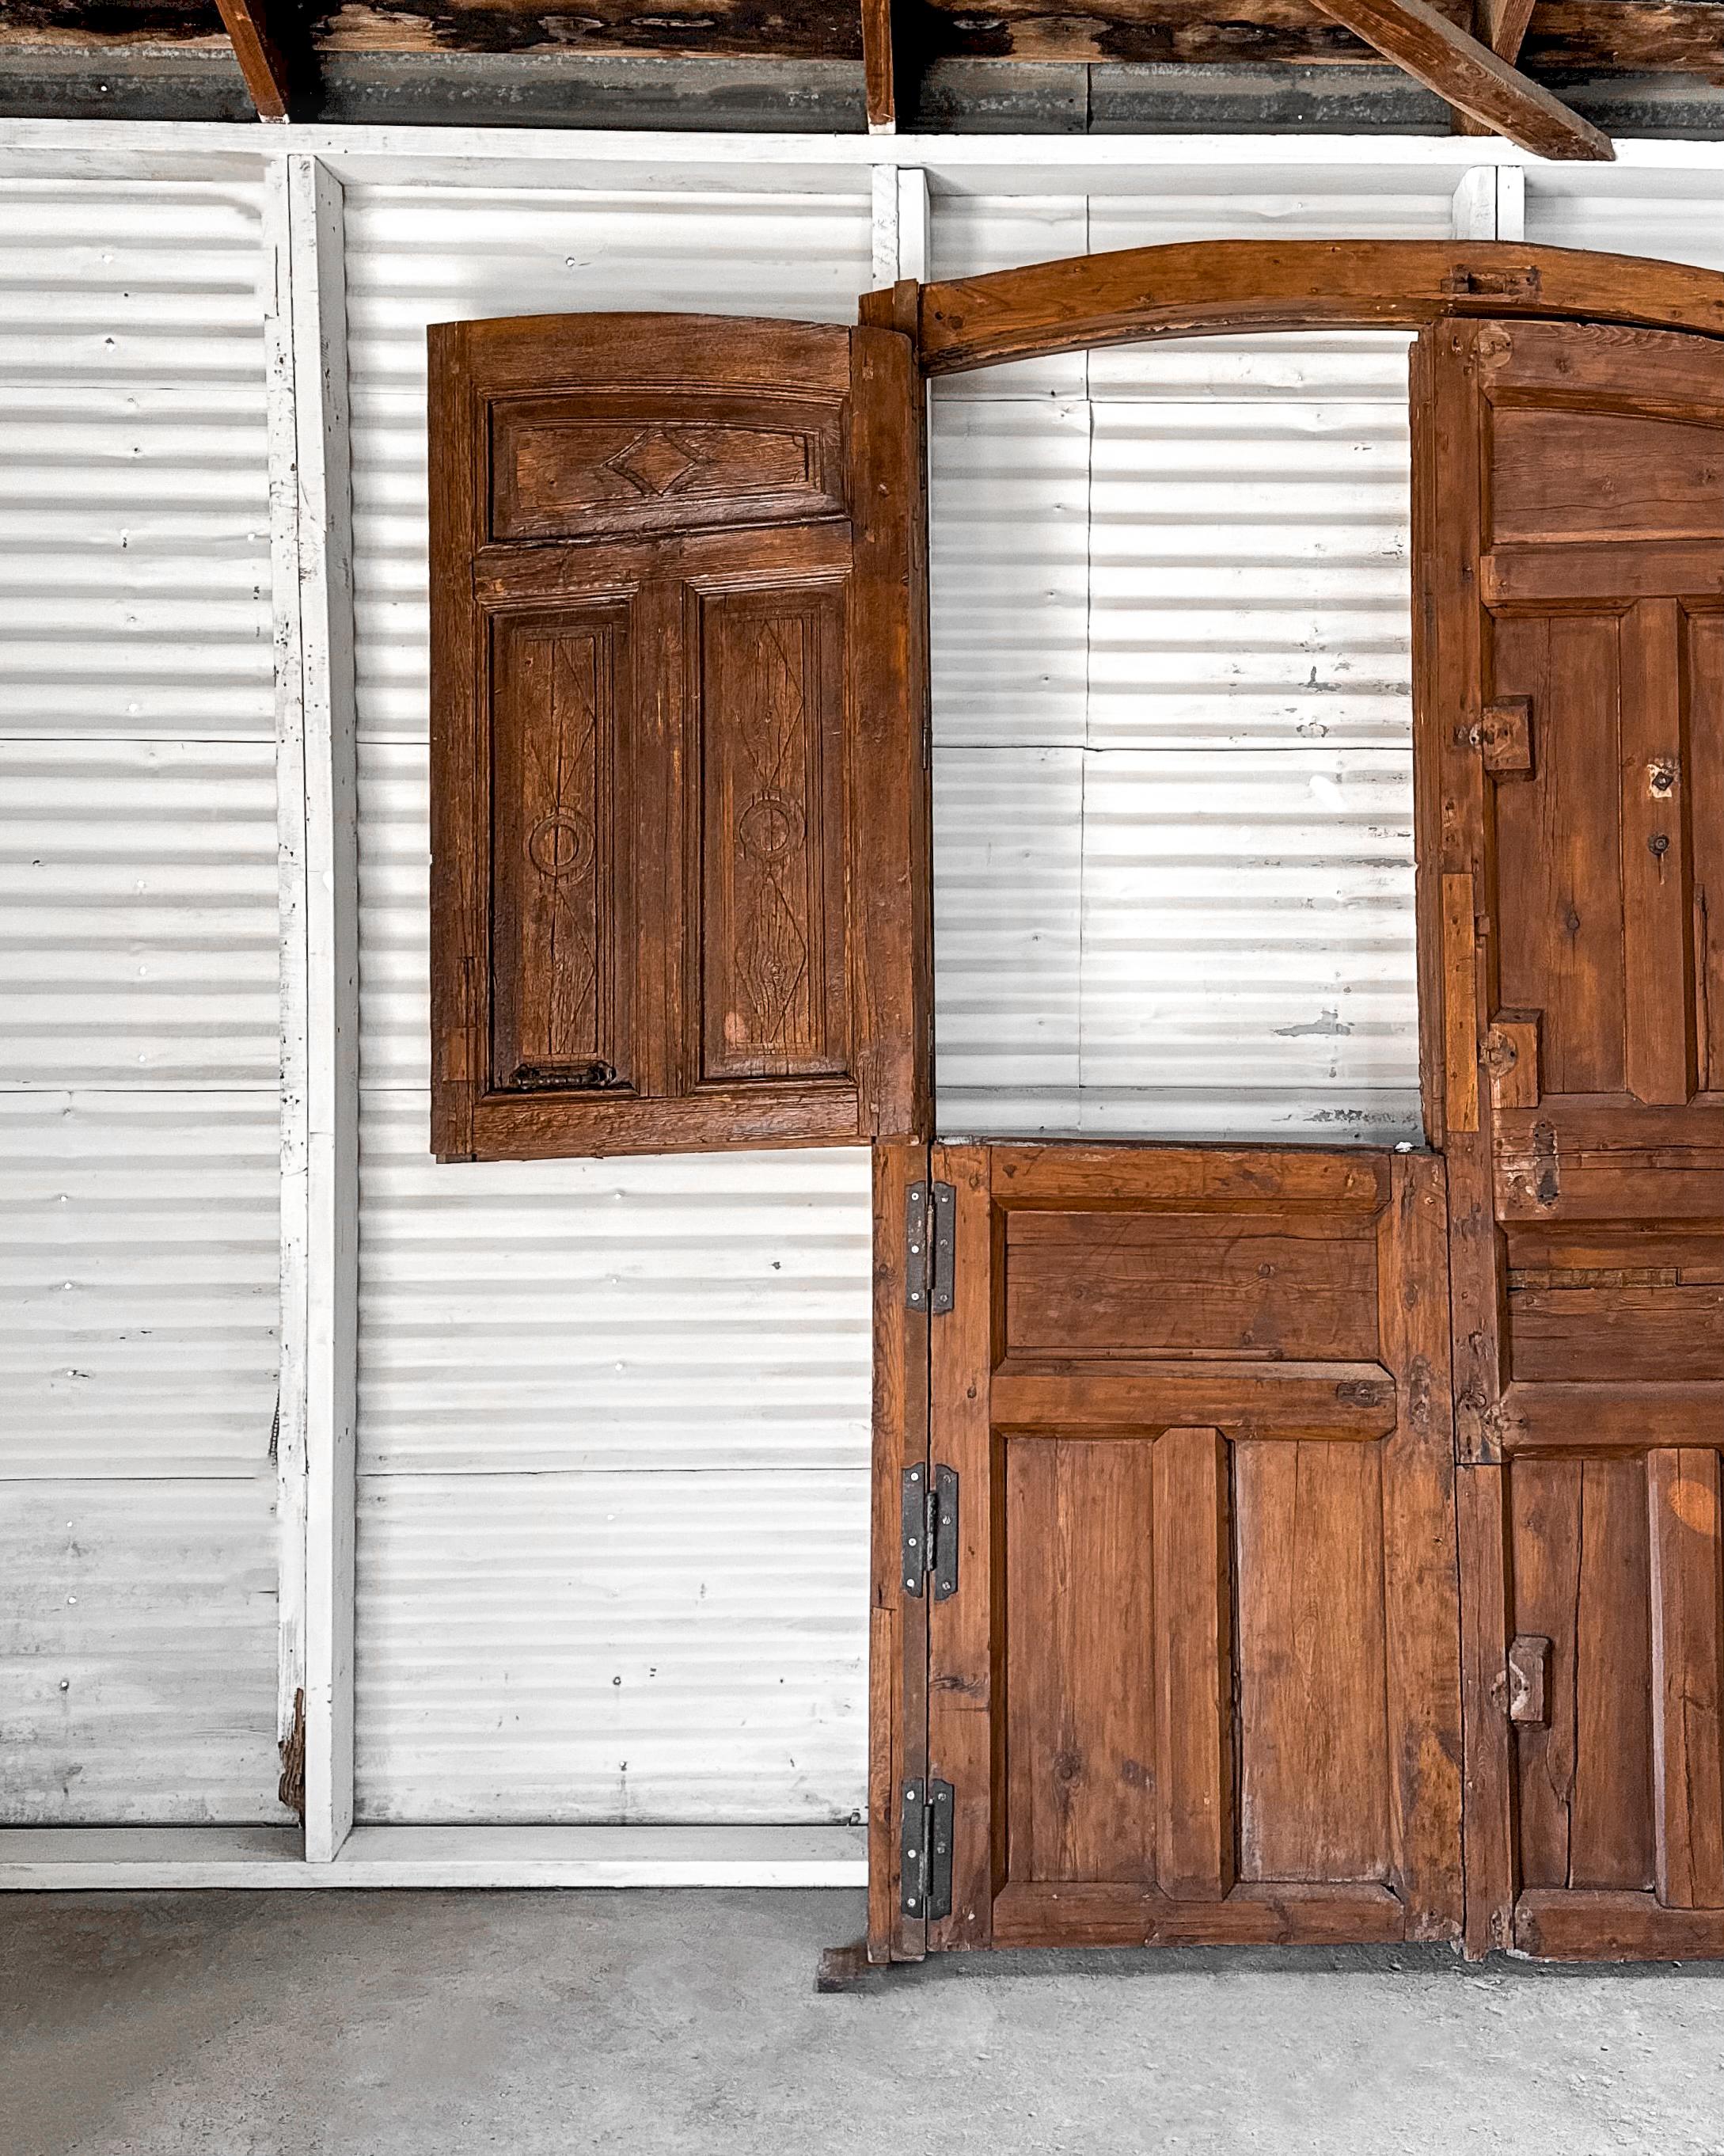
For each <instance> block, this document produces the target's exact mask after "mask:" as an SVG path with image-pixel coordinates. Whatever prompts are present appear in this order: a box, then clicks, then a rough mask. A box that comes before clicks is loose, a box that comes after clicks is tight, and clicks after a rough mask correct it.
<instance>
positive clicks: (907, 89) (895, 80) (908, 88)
mask: <svg viewBox="0 0 1724 2156" xmlns="http://www.w3.org/2000/svg"><path fill="white" fill-rule="evenodd" d="M861 10H862V79H863V83H864V85H865V88H866V90H867V94H868V131H869V133H870V135H890V134H893V133H895V131H896V130H897V128H898V126H900V123H901V122H902V121H905V120H906V119H908V118H909V117H910V116H911V115H912V114H913V113H914V111H915V110H916V80H917V77H918V75H919V74H920V72H921V67H922V64H923V61H924V58H925V55H926V38H924V37H923V36H922V34H921V23H920V20H919V17H920V9H919V8H918V6H917V4H916V0H861Z"/></svg>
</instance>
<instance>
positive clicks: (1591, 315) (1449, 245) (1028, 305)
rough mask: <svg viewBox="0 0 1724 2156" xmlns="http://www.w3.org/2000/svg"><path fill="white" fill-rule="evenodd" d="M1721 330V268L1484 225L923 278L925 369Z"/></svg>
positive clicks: (1200, 245)
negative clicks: (1256, 335)
mask: <svg viewBox="0 0 1724 2156" xmlns="http://www.w3.org/2000/svg"><path fill="white" fill-rule="evenodd" d="M1528 315H1531V316H1538V317H1540V318H1542V319H1565V320H1570V321H1598V322H1603V323H1610V322H1618V323H1631V324H1635V325H1638V326H1643V327H1646V328H1652V329H1676V330H1680V329H1691V330H1697V331H1701V333H1702V334H1704V335H1706V336H1717V335H1719V334H1720V333H1721V331H1724V276H1721V275H1719V274H1718V273H1716V272H1715V271H1710V270H1701V269H1689V268H1686V266H1680V265H1678V264H1672V263H1654V262H1651V261H1648V260H1645V259H1639V258H1637V257H1634V256H1631V255H1610V254H1593V253H1592V252H1590V251H1583V250H1581V249H1564V248H1551V247H1538V246H1532V245H1528V244H1525V243H1524V242H1517V241H1508V240H1500V241H1491V240H1371V239H1352V240H1274V241H1264V240H1249V239H1248V240H1227V239H1219V240H1200V241H1188V242H1180V243H1178V244H1173V245H1171V246H1166V247H1145V248H1126V249H1121V250H1120V251H1119V252H1117V253H1113V254H1089V255H1081V256H1076V257H1074V258H1072V259H1069V260H1066V261H1063V262H1051V263H1038V264H1034V265H1033V266H1031V267H1029V268H1028V269H1002V270H995V271H993V272H991V273H990V274H988V275H983V276H977V277H965V278H960V279H956V280H953V281H952V282H951V283H947V284H933V285H924V286H923V287H922V289H921V347H922V356H923V364H924V367H926V371H927V372H929V373H931V374H950V373H954V372H962V371H964V370H965V369H967V368H969V367H996V366H999V365H1001V364H1002V363H1003V362H1005V361H1007V360H1011V359H1021V358H1027V357H1031V356H1033V355H1037V354H1045V353H1051V352H1074V351H1077V350H1080V349H1081V348H1082V347H1084V346H1095V345H1113V344H1126V343H1137V342H1141V341H1150V340H1153V339H1155V338H1157V337H1163V336H1232V335H1234V334H1235V333H1237V332H1239V331H1246V330H1270V329H1275V330H1288V329H1331V328H1343V327H1345V328H1353V329H1381V328H1397V327H1403V328H1408V329H1419V328H1424V327H1425V326H1428V325H1429V324H1432V323H1434V322H1435V321H1438V320H1439V319H1440V318H1442V317H1444V316H1491V317H1492V318H1496V319H1511V318H1513V317H1515V316H1528Z"/></svg>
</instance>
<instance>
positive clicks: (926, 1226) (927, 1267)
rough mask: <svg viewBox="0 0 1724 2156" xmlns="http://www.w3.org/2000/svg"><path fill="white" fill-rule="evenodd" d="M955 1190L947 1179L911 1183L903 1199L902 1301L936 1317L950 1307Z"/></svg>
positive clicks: (955, 1220) (954, 1233)
mask: <svg viewBox="0 0 1724 2156" xmlns="http://www.w3.org/2000/svg"><path fill="white" fill-rule="evenodd" d="M956 1223H957V1191H956V1190H954V1189H953V1188H952V1185H951V1184H950V1183H911V1186H910V1188H909V1190H908V1191H907V1192H906V1194H905V1201H904V1283H905V1285H904V1301H905V1304H906V1307H907V1308H909V1309H911V1310H926V1312H928V1313H929V1314H930V1316H931V1317H942V1316H943V1315H944V1314H945V1312H947V1311H948V1310H950V1309H951V1307H952V1258H953V1255H954V1250H955V1235H956Z"/></svg>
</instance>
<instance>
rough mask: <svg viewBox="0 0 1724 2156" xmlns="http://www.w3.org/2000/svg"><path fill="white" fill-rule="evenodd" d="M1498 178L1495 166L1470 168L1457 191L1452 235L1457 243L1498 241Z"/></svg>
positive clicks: (1462, 177)
mask: <svg viewBox="0 0 1724 2156" xmlns="http://www.w3.org/2000/svg"><path fill="white" fill-rule="evenodd" d="M1496 174H1497V167H1496V166H1495V165H1470V166H1469V167H1467V169H1466V171H1465V172H1463V173H1462V174H1461V176H1460V182H1459V183H1458V184H1457V185H1456V187H1455V217H1454V224H1453V231H1454V234H1455V238H1456V239H1496V237H1497V230H1496Z"/></svg>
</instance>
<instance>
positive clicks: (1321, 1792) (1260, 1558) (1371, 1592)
mask: <svg viewBox="0 0 1724 2156" xmlns="http://www.w3.org/2000/svg"><path fill="white" fill-rule="evenodd" d="M1234 1503H1235V1505H1236V1507H1237V1511H1238V1519H1239V1529H1238V1532H1239V1559H1238V1562H1239V1871H1240V1875H1241V1876H1242V1877H1244V1878H1245V1879H1248V1880H1252V1881H1264V1880H1269V1879H1277V1880H1280V1879H1293V1880H1300V1881H1306V1882H1311V1883H1315V1882H1316V1881H1320V1880H1325V1879H1372V1878H1382V1877H1384V1876H1387V1875H1388V1873H1389V1871H1391V1870H1392V1868H1393V1857H1392V1854H1391V1851H1390V1848H1389V1835H1388V1781H1389V1777H1388V1774H1387V1773H1386V1772H1385V1764H1386V1760H1387V1756H1388V1727H1387V1722H1386V1707H1385V1699H1386V1680H1385V1673H1384V1652H1385V1643H1384V1630H1385V1625H1384V1610H1383V1471H1382V1461H1381V1458H1380V1455H1379V1451H1378V1447H1376V1446H1374V1445H1371V1446H1367V1445H1310V1444H1301V1443H1295V1444H1273V1443H1265V1442H1263V1441H1261V1440H1255V1441H1248V1442H1246V1443H1244V1444H1241V1445H1239V1446H1237V1447H1236V1449H1235V1456H1234Z"/></svg>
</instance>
